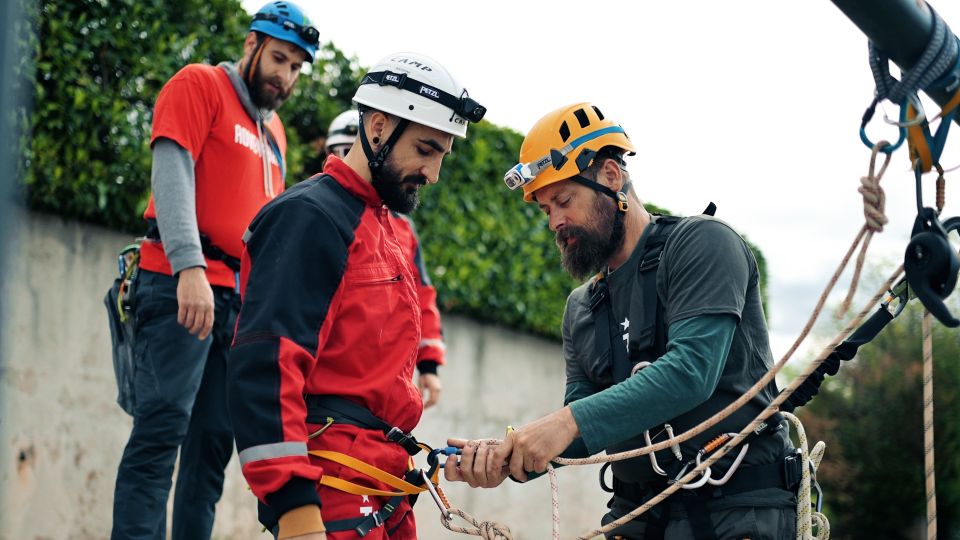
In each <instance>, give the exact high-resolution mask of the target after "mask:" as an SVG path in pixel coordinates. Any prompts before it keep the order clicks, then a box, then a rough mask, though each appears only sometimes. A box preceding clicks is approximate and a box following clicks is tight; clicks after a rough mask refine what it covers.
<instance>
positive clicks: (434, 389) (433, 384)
mask: <svg viewBox="0 0 960 540" xmlns="http://www.w3.org/2000/svg"><path fill="white" fill-rule="evenodd" d="M417 388H419V389H420V396H421V397H422V398H423V408H424V409H429V408H430V407H433V406H434V405H436V404H437V402H438V401H440V391H441V390H443V383H441V382H440V377H438V376H437V374H436V373H423V374H421V375H420V378H419V379H417ZM428 394H429V396H428Z"/></svg>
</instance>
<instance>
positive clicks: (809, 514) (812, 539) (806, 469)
mask: <svg viewBox="0 0 960 540" xmlns="http://www.w3.org/2000/svg"><path fill="white" fill-rule="evenodd" d="M781 414H783V416H784V417H786V419H787V420H789V421H790V424H792V425H793V428H794V430H795V431H796V433H797V440H798V441H799V443H800V448H799V449H800V462H801V463H802V464H803V474H802V476H801V477H800V492H799V493H798V494H797V540H827V539H828V538H830V522H829V521H827V517H826V516H825V515H823V514H821V513H820V512H815V511H814V509H813V506H812V505H811V501H810V475H811V472H812V473H813V474H814V475H816V473H817V468H819V467H820V460H822V459H823V452H824V450H826V447H827V445H826V444H824V442H823V441H820V442H818V443H817V444H815V445H814V447H813V451H812V452H809V451H808V447H807V432H806V430H804V429H803V424H801V423H800V419H799V418H797V417H796V416H795V415H793V414H791V413H788V412H782V413H781ZM811 469H812V471H811ZM814 528H816V530H817V533H816V534H814V533H813V529H814Z"/></svg>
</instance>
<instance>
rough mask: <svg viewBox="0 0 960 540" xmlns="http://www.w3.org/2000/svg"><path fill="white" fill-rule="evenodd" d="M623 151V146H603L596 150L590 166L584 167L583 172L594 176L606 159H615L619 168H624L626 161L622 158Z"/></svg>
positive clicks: (625, 167)
mask: <svg viewBox="0 0 960 540" xmlns="http://www.w3.org/2000/svg"><path fill="white" fill-rule="evenodd" d="M625 152H626V151H625V150H624V149H623V148H620V147H617V146H604V147H603V148H601V149H600V150H599V151H598V152H597V155H596V156H594V157H593V161H592V162H591V163H590V166H589V167H587V168H586V169H584V170H583V173H584V174H591V175H593V176H596V174H597V173H598V172H600V167H602V166H603V164H604V162H605V161H607V160H608V159H612V160H614V161H616V162H617V165H619V166H620V168H621V169H623V170H626V169H627V162H626V161H624V160H623V154H624V153H625Z"/></svg>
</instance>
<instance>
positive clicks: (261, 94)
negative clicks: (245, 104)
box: [248, 62, 293, 111]
mask: <svg viewBox="0 0 960 540" xmlns="http://www.w3.org/2000/svg"><path fill="white" fill-rule="evenodd" d="M248 87H249V89H250V99H251V100H252V101H253V104H254V105H255V106H256V107H257V108H259V109H270V110H272V111H275V110H277V109H279V108H280V105H282V104H283V102H284V101H286V100H287V98H289V97H290V92H291V91H292V90H293V88H292V87H291V88H284V86H283V81H282V80H281V79H280V77H279V76H278V75H274V76H268V75H266V74H264V72H263V65H262V62H257V66H256V68H255V69H254V72H253V82H252V83H249V84H248Z"/></svg>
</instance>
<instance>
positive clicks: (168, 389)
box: [112, 1, 319, 540]
mask: <svg viewBox="0 0 960 540" xmlns="http://www.w3.org/2000/svg"><path fill="white" fill-rule="evenodd" d="M318 37H319V36H318V34H317V30H316V29H315V28H314V27H313V26H311V25H310V22H309V21H308V20H307V19H306V17H305V16H304V14H303V12H302V11H301V10H300V9H299V8H298V7H297V6H295V5H294V4H292V3H290V2H286V1H279V2H271V3H269V4H267V5H265V6H264V7H263V8H262V9H261V10H260V11H259V12H257V13H256V15H254V17H253V22H252V23H251V25H250V31H249V33H248V34H247V37H246V41H244V44H243V47H244V49H243V51H244V54H243V57H242V59H241V60H240V62H239V63H237V64H233V63H229V62H223V63H221V64H220V65H218V66H209V65H202V64H191V65H188V66H186V67H184V68H183V69H181V70H180V71H179V72H178V73H177V74H176V75H174V76H173V78H171V79H170V80H169V81H168V82H167V84H165V85H164V87H163V90H161V92H160V95H159V97H158V98H157V103H156V106H155V108H154V114H153V133H152V136H151V147H152V150H153V170H152V174H151V183H152V195H151V198H150V203H149V206H148V207H147V210H146V212H145V214H144V217H145V218H147V220H148V222H149V223H150V226H149V231H148V232H147V234H146V237H147V240H146V241H144V242H143V243H142V245H141V248H140V272H139V275H138V278H137V283H136V289H135V290H136V291H137V292H136V296H135V298H134V301H133V304H134V320H135V323H134V328H135V335H136V344H135V345H134V354H135V365H136V370H135V375H134V388H135V392H134V393H135V404H133V405H132V407H131V410H130V412H131V414H132V415H133V417H134V420H133V430H132V432H131V433H130V439H129V442H128V443H127V446H126V448H125V449H124V452H123V458H122V460H121V462H120V466H119V470H118V473H117V483H116V491H115V492H114V507H113V531H112V538H114V539H134V538H137V539H150V540H153V539H162V538H164V537H165V535H166V525H167V520H166V509H167V498H168V496H169V493H170V484H171V477H172V475H173V466H174V462H175V461H176V459H177V450H178V448H179V449H180V468H179V474H178V476H177V489H176V495H175V499H174V505H173V536H174V538H189V539H202V538H209V537H210V533H211V530H212V528H213V521H214V508H215V505H216V503H217V501H218V500H219V499H220V494H221V491H222V488H223V471H224V468H225V467H226V465H227V463H228V462H229V460H230V455H231V454H232V453H233V433H232V429H231V422H230V418H229V416H228V412H227V403H226V357H227V350H228V348H229V345H230V342H231V340H232V338H233V329H234V322H235V319H236V314H237V310H238V304H239V298H238V296H237V294H238V293H237V290H238V287H237V279H236V273H237V271H238V270H239V260H238V258H239V256H240V254H241V252H242V249H243V244H242V241H241V238H242V236H243V232H244V230H246V227H247V225H248V224H249V223H250V220H251V219H252V218H253V217H254V216H255V215H256V213H257V211H258V210H260V208H261V207H262V206H263V205H264V204H266V203H267V201H270V200H271V199H273V198H274V197H275V196H276V195H277V194H279V193H280V192H281V191H283V188H284V174H285V153H286V146H287V141H286V136H285V134H284V130H283V124H282V123H281V122H280V119H279V118H278V117H277V115H276V114H275V113H274V111H275V110H276V109H277V108H278V107H279V106H280V104H282V103H283V102H284V100H286V98H287V97H288V96H289V95H290V92H291V91H292V89H293V86H294V84H295V82H296V80H297V77H298V76H299V74H300V67H301V66H302V65H303V63H304V62H308V61H312V60H313V57H314V55H315V54H316V49H317V43H318ZM191 334H192V335H191Z"/></svg>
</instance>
